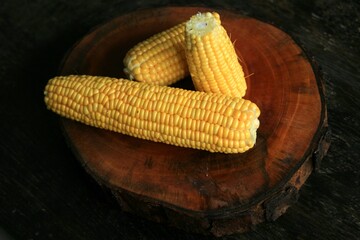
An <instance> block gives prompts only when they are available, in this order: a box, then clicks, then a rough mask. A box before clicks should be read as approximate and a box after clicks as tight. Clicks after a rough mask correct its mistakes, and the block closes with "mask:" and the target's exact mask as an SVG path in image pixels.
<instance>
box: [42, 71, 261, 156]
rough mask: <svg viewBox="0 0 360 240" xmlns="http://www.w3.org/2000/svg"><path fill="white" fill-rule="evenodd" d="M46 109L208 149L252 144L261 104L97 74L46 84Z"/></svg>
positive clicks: (231, 150) (142, 135)
mask: <svg viewBox="0 0 360 240" xmlns="http://www.w3.org/2000/svg"><path fill="white" fill-rule="evenodd" d="M44 94H45V103H46V105H47V107H48V108H49V109H50V110H52V111H54V112H56V113H58V114H60V115H61V116H64V117H67V118H70V119H73V120H76V121H80V122H83V123H85V124H88V125H91V126H94V127H98V128H103V129H108V130H112V131H115V132H120V133H123V134H128V135H131V136H134V137H138V138H142V139H147V140H152V141H156V142H164V143H168V144H173V145H177V146H182V147H190V148H196V149H203V150H208V151H210V152H224V153H238V152H244V151H246V150H248V149H250V148H252V147H253V146H254V144H255V141H256V131H257V128H258V127H259V120H258V116H259V114H260V110H259V108H258V107H257V106H256V105H255V104H254V103H252V102H250V101H248V100H245V99H242V98H236V97H230V96H225V95H221V94H213V93H205V92H199V91H190V90H184V89H179V88H172V87H166V86H158V85H154V84H147V83H141V82H136V81H129V80H124V79H115V78H108V77H95V76H74V75H73V76H60V77H55V78H53V79H50V80H49V82H48V84H47V85H46V87H45V91H44Z"/></svg>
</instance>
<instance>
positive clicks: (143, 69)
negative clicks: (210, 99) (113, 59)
mask: <svg viewBox="0 0 360 240" xmlns="http://www.w3.org/2000/svg"><path fill="white" fill-rule="evenodd" d="M184 31H185V23H181V24H178V25H176V26H174V27H172V28H170V29H168V30H166V31H163V32H161V33H158V34H155V35H153V36H152V37H150V38H148V39H146V40H145V41H143V42H140V43H138V44H137V45H135V46H134V47H133V48H131V49H130V50H129V51H128V52H127V54H126V56H125V58H124V65H125V68H124V72H125V73H126V74H127V75H128V77H129V78H130V79H131V80H132V79H136V80H137V81H140V82H148V83H153V84H157V85H170V84H172V83H175V82H176V81H178V80H180V79H182V78H184V77H186V76H187V75H189V71H188V67H187V63H186V59H185V53H184V47H183V45H184V41H185V36H184Z"/></svg>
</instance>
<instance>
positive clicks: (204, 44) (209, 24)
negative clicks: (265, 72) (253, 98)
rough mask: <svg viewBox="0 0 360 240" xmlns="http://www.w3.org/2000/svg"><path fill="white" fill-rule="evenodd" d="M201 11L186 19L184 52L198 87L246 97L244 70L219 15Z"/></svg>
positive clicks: (208, 90)
mask: <svg viewBox="0 0 360 240" xmlns="http://www.w3.org/2000/svg"><path fill="white" fill-rule="evenodd" d="M214 15H215V14H211V13H198V14H196V15H194V16H192V17H191V18H190V20H189V21H188V22H186V26H185V45H186V49H185V54H186V59H187V63H188V67H189V71H190V75H191V77H192V80H193V83H194V86H195V89H196V90H198V91H204V92H213V93H222V94H225V95H229V96H234V97H243V96H244V95H245V92H246V88H247V87H246V80H245V77H244V72H243V69H242V67H241V65H240V63H239V61H238V57H237V54H236V51H235V48H234V45H233V43H232V42H231V40H230V38H229V36H228V34H227V32H226V30H225V29H224V27H223V26H222V25H221V22H220V20H219V19H220V17H219V16H218V15H217V17H214Z"/></svg>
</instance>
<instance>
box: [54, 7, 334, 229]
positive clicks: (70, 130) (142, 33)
mask: <svg viewBox="0 0 360 240" xmlns="http://www.w3.org/2000/svg"><path fill="white" fill-rule="evenodd" d="M199 11H213V9H206V8H196V7H169V8H158V9H148V10H141V11H136V12H133V13H129V14H126V15H123V16H119V17H117V18H115V19H113V20H111V21H110V22H108V23H106V24H104V25H101V26H99V27H97V28H96V29H94V30H93V31H92V32H91V33H89V34H88V35H87V36H85V37H84V38H83V39H82V40H81V41H79V42H78V43H77V44H76V45H75V46H74V48H73V49H71V51H70V52H69V53H68V55H67V56H66V58H65V59H64V62H63V64H62V66H61V71H60V73H61V75H69V74H89V75H103V76H111V77H125V75H124V74H123V72H122V69H123V63H122V60H123V58H124V55H125V53H126V52H127V51H128V50H129V49H130V48H131V47H132V46H133V45H134V44H136V43H138V42H140V41H142V40H144V39H146V38H147V37H149V36H151V35H153V34H154V33H157V32H160V31H162V30H165V29H167V28H169V27H172V26H174V25H176V24H178V23H180V22H183V21H185V20H187V19H188V18H189V17H190V16H191V15H193V14H195V13H197V12H199ZM217 11H218V12H219V13H220V16H221V20H222V23H223V26H224V27H225V29H226V30H227V31H228V33H229V35H230V36H231V39H232V40H233V41H234V44H235V48H236V50H237V53H238V54H239V57H240V59H241V63H242V65H243V68H244V71H245V75H246V76H247V78H246V79H247V84H248V90H247V94H246V96H245V98H247V99H250V100H251V101H253V102H255V103H256V104H257V105H258V106H259V107H260V109H261V116H260V122H261V124H260V128H259V130H258V139H257V143H256V145H255V147H254V148H253V149H251V150H250V151H248V152H246V153H243V154H221V153H209V152H206V151H201V150H194V149H187V148H181V147H175V146H170V145H167V144H162V143H154V142H151V141H145V140H140V139H137V138H133V137H129V136H125V135H122V134H117V133H113V132H110V131H106V130H101V129H97V128H93V127H90V126H86V125H83V124H81V123H77V122H74V121H71V120H68V119H61V122H62V125H63V130H64V133H65V135H66V137H67V139H68V141H69V144H70V146H71V147H72V149H73V150H74V152H75V154H76V155H77V157H78V159H79V160H80V161H81V162H82V163H83V165H84V166H85V167H86V169H87V170H88V171H89V173H90V174H91V175H92V176H93V177H94V178H95V179H97V180H98V181H99V183H101V184H103V185H105V186H107V187H109V188H110V189H112V191H113V193H114V194H115V196H116V197H117V199H118V200H119V203H120V204H121V205H122V207H123V209H124V210H128V211H131V212H133V213H135V214H138V215H141V216H144V217H146V218H149V219H152V220H156V221H160V222H164V223H167V224H169V225H173V226H176V227H179V228H182V229H185V230H188V231H193V232H200V233H205V234H206V233H212V234H214V235H217V236H221V235H224V234H231V233H234V232H243V231H246V230H248V229H250V228H251V227H252V226H254V225H256V224H257V223H259V222H262V221H265V220H275V219H276V218H277V217H278V216H280V215H281V214H282V213H284V211H285V210H286V208H287V207H288V206H289V205H291V204H292V203H293V202H295V201H296V199H297V193H298V190H299V188H300V187H301V185H302V184H303V183H304V182H305V180H306V178H307V177H308V176H309V174H310V173H311V171H312V169H313V166H314V162H315V161H316V162H315V164H316V163H318V162H319V161H320V160H321V158H322V156H323V155H324V154H325V153H326V149H327V146H328V143H327V139H328V138H326V132H327V118H326V108H325V102H324V93H323V86H322V82H321V79H320V78H318V77H317V75H316V74H315V73H314V71H313V67H312V63H310V62H309V59H308V58H307V57H306V55H305V54H304V52H303V50H302V49H301V48H300V47H299V46H298V45H297V44H296V43H295V42H294V41H293V40H292V39H291V37H289V36H288V35H287V34H285V33H284V32H282V31H281V30H279V29H277V28H275V27H274V26H272V25H269V24H266V23H263V22H261V21H258V20H255V19H251V18H248V17H243V16H239V15H237V14H235V13H231V12H228V11H223V10H217ZM174 87H183V88H190V89H191V88H192V83H191V79H190V78H186V79H184V80H181V81H180V82H179V83H177V84H175V86H174ZM314 156H315V157H314Z"/></svg>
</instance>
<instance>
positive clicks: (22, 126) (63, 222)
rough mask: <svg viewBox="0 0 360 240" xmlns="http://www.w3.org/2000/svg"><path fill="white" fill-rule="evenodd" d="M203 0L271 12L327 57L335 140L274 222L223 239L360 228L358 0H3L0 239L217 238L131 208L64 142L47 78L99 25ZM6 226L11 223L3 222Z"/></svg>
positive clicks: (272, 19) (336, 235) (246, 11)
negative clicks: (46, 92) (46, 94)
mask: <svg viewBox="0 0 360 240" xmlns="http://www.w3.org/2000/svg"><path fill="white" fill-rule="evenodd" d="M169 5H176V6H178V5H192V6H194V5H201V6H210V7H216V8H225V9H229V10H232V11H235V12H237V13H239V14H242V15H247V16H250V17H254V18H257V19H260V20H262V21H265V22H268V23H272V24H274V25H275V26H277V27H279V28H281V29H282V30H284V31H285V32H287V33H288V34H289V35H290V36H292V37H293V38H294V40H295V41H296V42H297V43H298V44H299V45H301V46H302V47H303V48H304V49H305V50H306V52H307V53H308V54H309V55H310V56H313V57H314V59H315V60H316V61H317V62H318V64H319V66H320V67H321V70H322V72H323V75H324V81H325V86H326V98H327V107H328V119H329V124H330V127H331V130H332V136H331V141H332V145H331V147H330V150H329V152H328V154H327V156H326V157H325V158H324V159H323V162H322V165H321V169H320V170H319V171H318V172H316V173H313V174H312V175H311V176H310V178H309V179H308V181H307V182H306V184H305V185H304V186H303V188H302V189H301V191H300V198H299V200H298V202H297V203H296V204H295V205H293V206H292V207H291V208H290V209H289V210H288V211H287V213H286V214H285V215H283V216H282V217H280V218H279V219H278V220H277V221H275V222H272V223H266V224H260V225H258V226H257V228H256V229H255V230H254V231H253V232H251V233H247V234H243V235H240V234H238V235H233V236H228V237H224V238H223V239H356V238H358V237H359V236H360V213H359V212H360V157H359V154H360V144H359V142H360V134H359V122H360V121H359V116H360V114H359V110H360V109H359V106H360V104H359V98H358V97H359V93H360V70H359V69H360V46H359V45H360V3H359V1H355V0H354V1H351V0H344V1H335V0H315V1H310V0H301V1H300V0H298V1H290V0H280V1H275V0H250V1H245V0H243V1H214V0H212V1H165V0H156V1H151V2H150V1H139V0H132V1H120V0H117V1H116V0H98V1H95V0H71V1H67V0H32V1H30V0H1V1H0V164H1V165H0V239H1V232H3V231H5V232H7V233H8V235H10V236H11V238H12V239H69V240H70V239H212V237H205V236H199V235H194V234H189V233H185V232H182V231H180V230H176V229H172V228H168V227H165V226H163V225H160V224H156V223H152V222H149V221H146V220H143V219H140V218H137V217H134V216H131V215H129V214H126V213H123V212H122V211H121V209H120V207H119V206H118V205H117V203H116V201H115V199H114V198H113V197H112V195H111V194H110V193H109V191H108V190H106V189H103V188H101V187H100V186H98V184H97V183H96V182H95V181H94V180H93V179H92V178H91V177H90V176H89V175H88V174H87V173H86V172H85V171H84V169H83V168H82V167H81V165H80V164H79V162H78V161H77V160H76V159H75V157H74V155H73V154H72V152H71V151H70V149H69V148H68V147H67V145H66V143H65V140H64V138H63V135H62V133H61V130H60V127H59V122H58V117H57V116H55V114H53V113H51V112H49V111H47V110H46V108H45V106H44V102H43V89H44V86H45V84H46V82H47V80H48V79H49V78H51V77H53V76H54V75H56V72H57V69H58V66H59V63H60V61H61V59H62V57H63V56H64V54H65V53H66V51H67V50H68V49H69V48H71V46H72V45H73V44H74V43H75V42H76V41H77V40H79V39H80V38H81V37H82V36H84V35H85V34H86V33H88V32H89V31H90V30H91V29H92V28H93V27H95V26H96V25H99V24H101V23H103V22H105V21H107V20H110V19H111V18H113V17H116V16H118V15H120V14H124V13H127V12H129V11H134V10H137V9H142V8H151V7H159V6H169ZM1 228H2V229H3V230H1Z"/></svg>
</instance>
